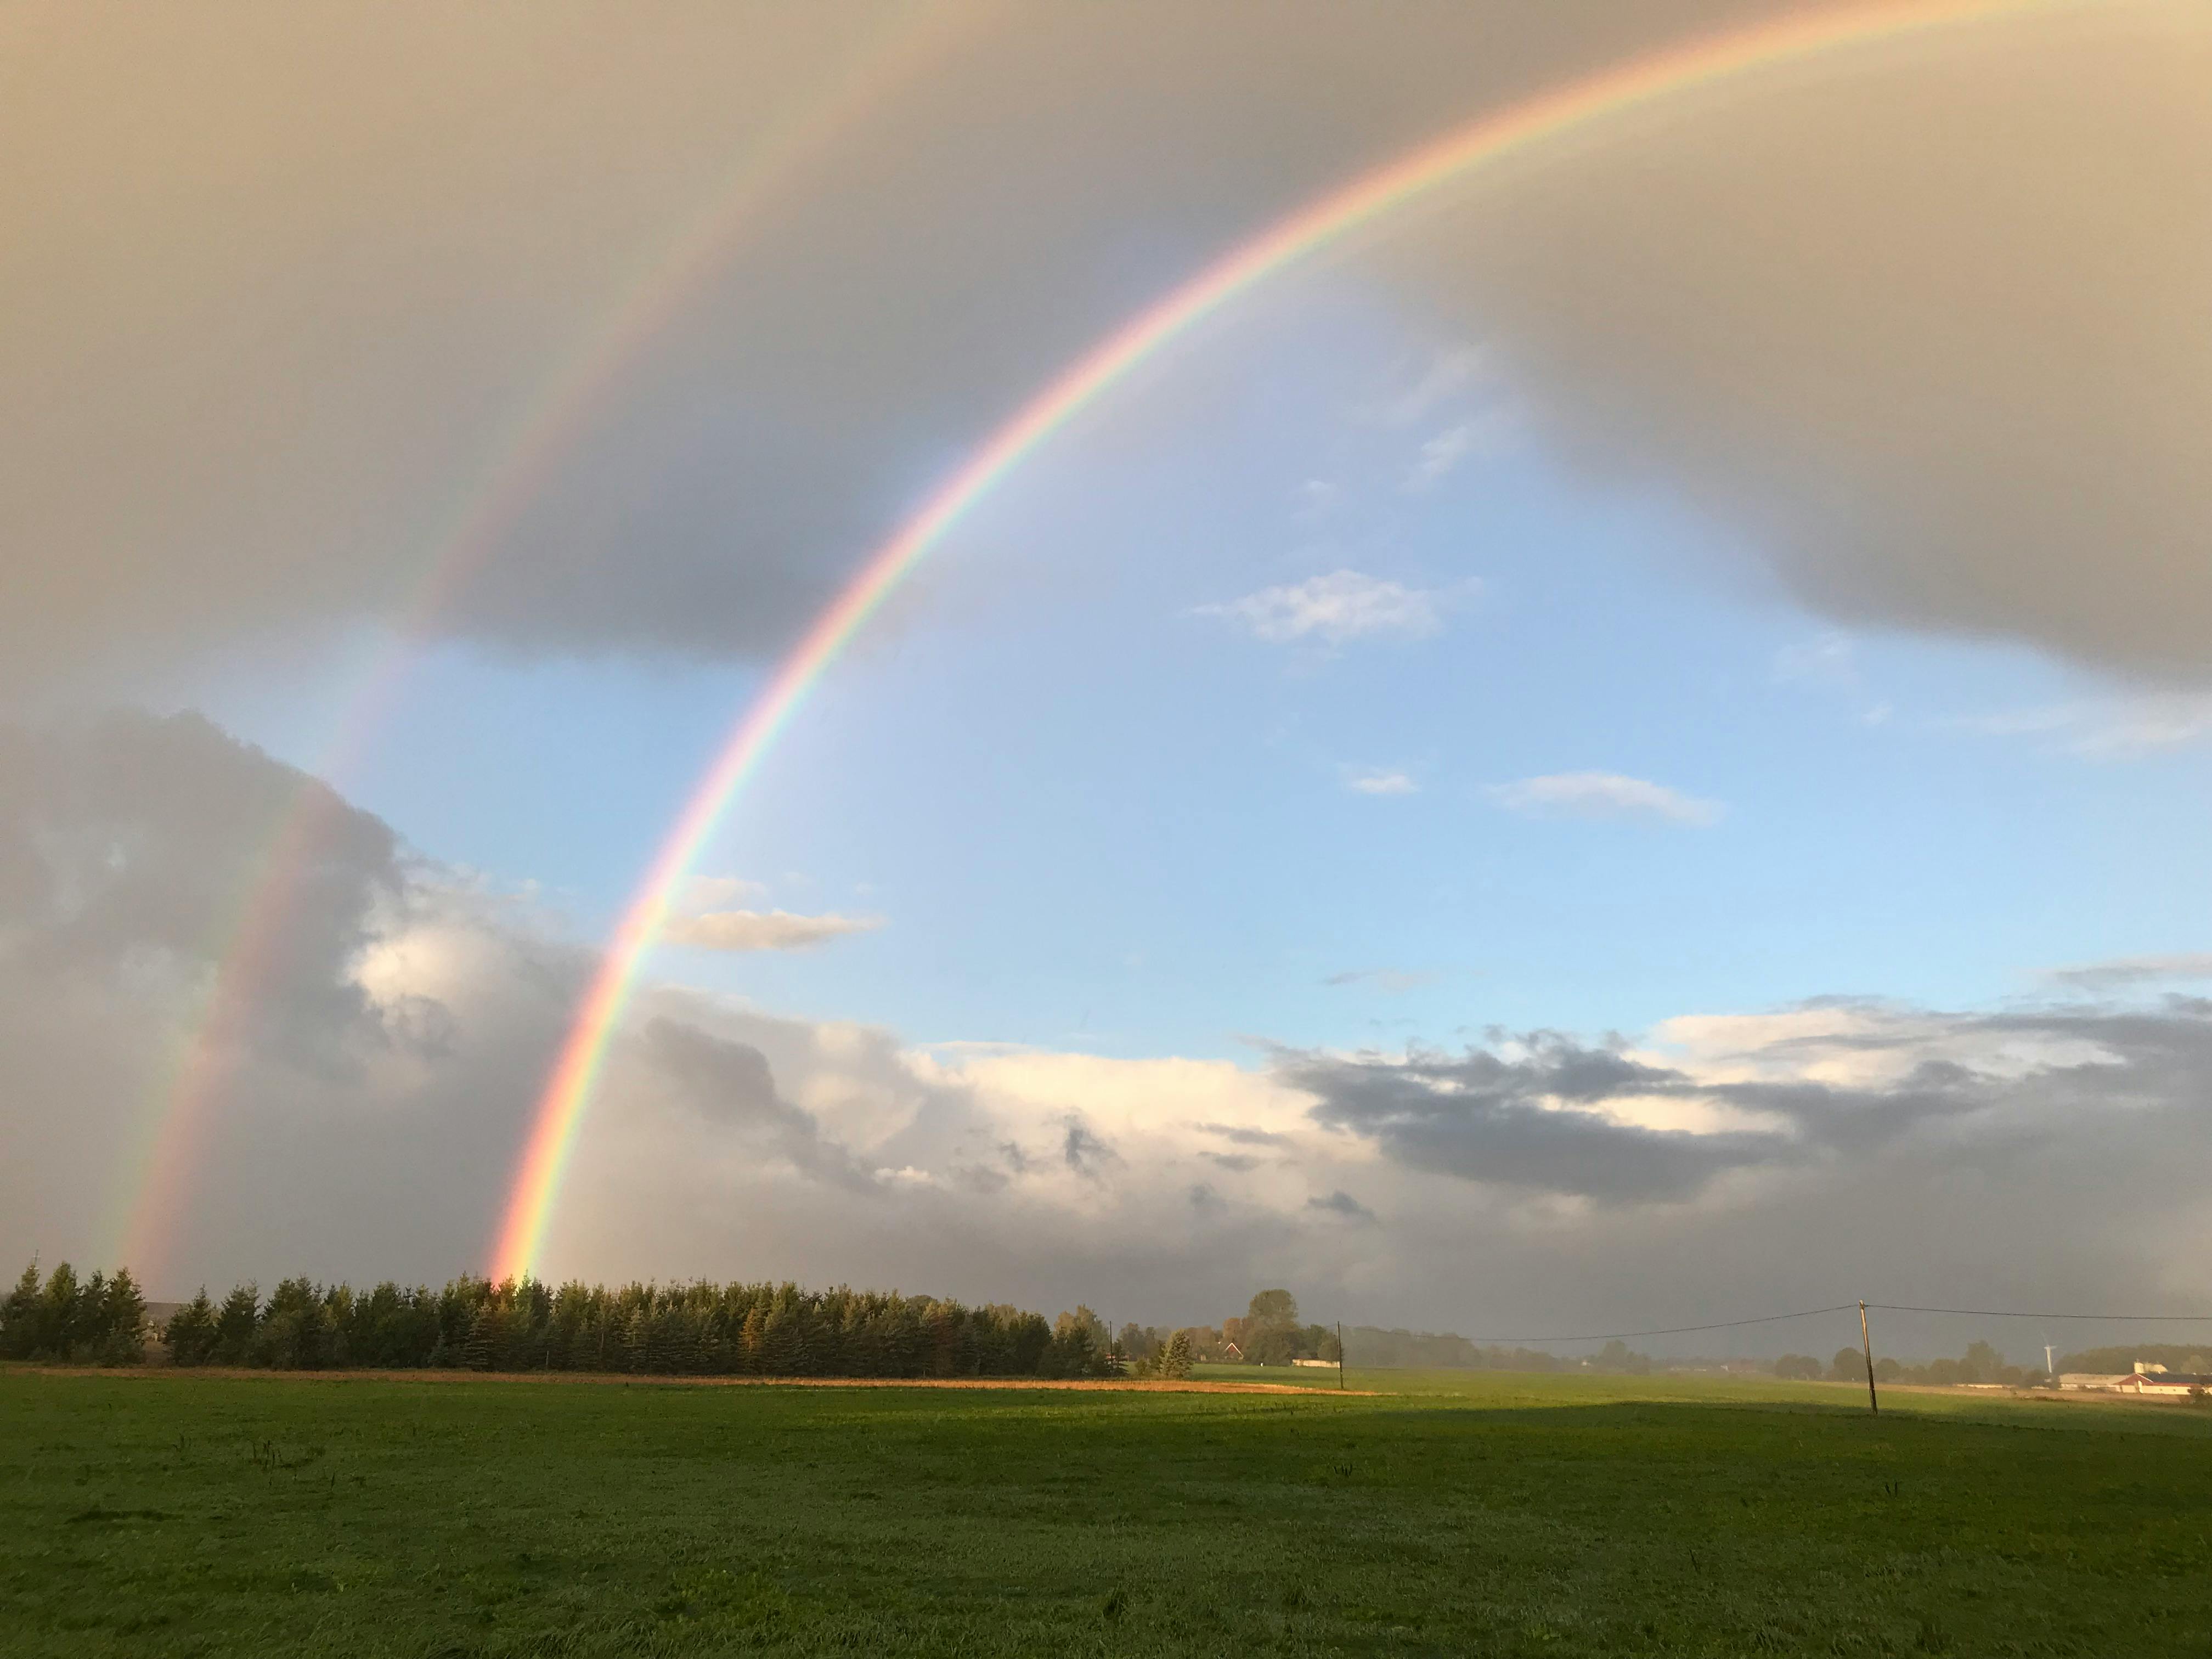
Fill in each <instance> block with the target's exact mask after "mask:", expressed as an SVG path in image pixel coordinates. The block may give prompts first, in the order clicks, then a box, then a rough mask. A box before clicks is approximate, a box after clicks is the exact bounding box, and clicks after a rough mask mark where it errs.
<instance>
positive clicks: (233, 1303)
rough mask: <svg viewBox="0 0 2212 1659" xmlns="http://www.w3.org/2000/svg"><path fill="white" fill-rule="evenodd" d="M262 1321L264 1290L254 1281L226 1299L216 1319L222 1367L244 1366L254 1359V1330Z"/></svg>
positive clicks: (216, 1354)
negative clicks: (262, 1293)
mask: <svg viewBox="0 0 2212 1659" xmlns="http://www.w3.org/2000/svg"><path fill="white" fill-rule="evenodd" d="M260 1318H261V1287H260V1286H259V1285H256V1284H255V1283H254V1282H253V1281H252V1279H248V1280H246V1283H245V1284H243V1285H239V1286H238V1287H237V1288H236V1289H234V1290H233V1291H231V1293H230V1294H229V1295H228V1296H227V1297H223V1299H222V1312H220V1313H218V1314H217V1315H216V1317H215V1352H214V1353H213V1354H212V1355H210V1358H212V1359H213V1360H214V1361H215V1363H216V1364H218V1365H243V1364H246V1362H247V1361H248V1360H249V1359H250V1358H252V1351H253V1332H254V1328H255V1327H256V1326H257V1325H258V1323H259V1322H260Z"/></svg>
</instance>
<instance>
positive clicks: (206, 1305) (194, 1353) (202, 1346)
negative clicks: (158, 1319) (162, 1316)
mask: <svg viewBox="0 0 2212 1659" xmlns="http://www.w3.org/2000/svg"><path fill="white" fill-rule="evenodd" d="M161 1340H162V1341H164V1342H166V1343H167V1344H168V1346H169V1363H170V1364H173V1365H204V1364H207V1363H208V1358H209V1356H210V1355H211V1354H213V1353H214V1352H215V1345H216V1310H215V1304H214V1303H212V1302H210V1301H209V1300H208V1293H207V1286H206V1285H201V1286H200V1290H199V1294H198V1295H197V1296H195V1297H193V1298H192V1299H191V1301H189V1302H187V1303H185V1305H184V1306H183V1307H181V1308H179V1309H178V1310H176V1312H174V1313H173V1314H171V1315H170V1316H169V1322H168V1324H167V1326H166V1327H165V1328H163V1330H162V1332H161Z"/></svg>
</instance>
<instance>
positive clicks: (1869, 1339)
mask: <svg viewBox="0 0 2212 1659" xmlns="http://www.w3.org/2000/svg"><path fill="white" fill-rule="evenodd" d="M1859 1346H1860V1347H1862V1348H1863V1349H1864V1350H1865V1351H1866V1365H1867V1410H1868V1411H1869V1413H1871V1414H1873V1415H1874V1416H1875V1417H1880V1416H1881V1400H1880V1399H1879V1398H1877V1397H1876V1395H1875V1391H1874V1337H1873V1336H1872V1334H1869V1331H1868V1330H1867V1316H1866V1298H1865V1297H1861V1298H1860V1299H1859Z"/></svg>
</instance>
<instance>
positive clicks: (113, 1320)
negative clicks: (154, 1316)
mask: <svg viewBox="0 0 2212 1659" xmlns="http://www.w3.org/2000/svg"><path fill="white" fill-rule="evenodd" d="M100 1328H101V1329H100V1349H99V1352H97V1353H96V1354H95V1355H94V1358H97V1359H98V1360H99V1361H100V1364H103V1365H142V1364H145V1361H146V1298H145V1297H144V1295H143V1294H142V1293H141V1292H140V1291H139V1289H138V1281H137V1279H133V1278H132V1277H131V1269H130V1268H128V1267H118V1268H117V1269H116V1270H115V1277H114V1278H112V1279H109V1280H108V1281H107V1285H106V1289H105V1290H104V1291H103V1292H102V1293H101V1298H100Z"/></svg>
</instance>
